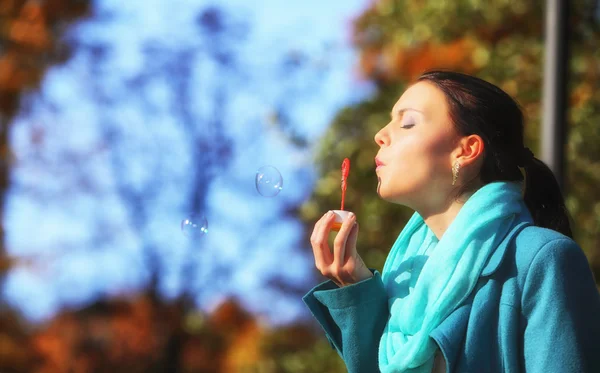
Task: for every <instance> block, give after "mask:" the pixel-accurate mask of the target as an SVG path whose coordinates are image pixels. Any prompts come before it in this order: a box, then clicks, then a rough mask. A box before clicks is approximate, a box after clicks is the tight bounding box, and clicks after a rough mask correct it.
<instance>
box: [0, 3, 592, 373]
mask: <svg viewBox="0 0 600 373" xmlns="http://www.w3.org/2000/svg"><path fill="white" fill-rule="evenodd" d="M569 6H570V15H569V18H568V21H569V26H570V29H569V34H568V46H569V60H568V78H569V79H568V96H567V107H568V112H567V121H566V122H567V126H566V128H567V132H566V135H565V136H564V138H563V139H562V143H563V144H564V149H565V153H564V162H565V173H564V190H565V195H566V198H567V205H568V208H569V211H570V213H571V215H572V218H573V223H572V224H573V226H574V231H575V238H576V240H577V241H578V242H579V244H580V245H581V247H582V248H583V249H584V251H585V253H586V255H587V257H588V259H589V262H590V266H591V268H592V270H593V272H594V274H595V276H596V279H600V189H599V188H598V185H600V126H599V125H598V123H599V122H600V93H599V92H598V90H597V89H596V88H594V87H597V85H598V82H599V81H600V48H599V46H600V44H599V43H600V6H599V2H598V1H597V0H587V1H584V0H573V1H571V2H569ZM544 11H545V2H544V1H541V0H512V1H509V0H485V1H484V0H454V1H439V0H403V1H400V0H378V1H372V0H337V1H316V0H304V1H276V0H262V1H255V2H248V1H243V0H221V1H205V0H144V1H142V0H128V1H118V0H0V25H1V27H0V32H1V33H2V44H0V196H1V197H2V198H1V201H2V204H1V205H0V206H1V208H2V209H1V213H2V217H3V219H2V221H1V226H0V228H1V229H0V291H1V293H0V294H1V296H0V372H3V373H12V372H15V373H21V372H39V373H42V372H43V373H54V372H56V373H59V372H73V373H75V372H111V373H118V372H215V373H220V372H227V373H229V372H231V373H237V372H257V373H263V372H264V373H275V372H289V373H300V372H317V373H318V372H323V373H325V372H328V373H331V372H333V373H336V372H340V373H341V372H344V371H345V369H344V367H343V364H342V362H341V359H340V358H339V357H338V356H337V353H336V352H335V351H334V350H333V349H332V348H331V346H330V345H329V343H328V342H327V341H326V340H325V338H324V335H323V333H322V331H321V330H320V328H319V327H318V326H317V325H316V324H315V322H314V321H313V320H312V318H311V316H310V314H309V312H308V310H307V309H306V308H305V306H304V305H303V303H302V300H301V297H302V295H303V294H305V293H306V292H307V291H308V290H309V289H310V288H311V287H313V286H314V285H316V284H317V283H319V282H321V281H322V280H323V278H322V277H321V276H320V275H318V273H317V272H316V270H315V269H314V261H313V258H312V250H311V248H310V244H309V239H308V237H309V236H310V232H311V230H312V226H313V224H314V222H315V221H316V220H317V219H318V218H319V217H320V216H321V214H322V213H324V212H325V211H327V210H329V209H334V208H337V207H338V206H339V204H340V199H341V191H340V165H341V162H342V160H343V159H344V158H345V157H348V158H350V160H351V164H352V167H351V172H350V177H349V179H348V191H347V193H346V208H347V209H349V210H352V211H354V212H356V213H357V216H358V220H359V223H360V224H361V234H360V237H359V241H358V247H359V252H360V253H361V255H362V256H363V257H364V258H365V261H366V262H367V264H368V265H369V266H370V267H372V268H378V269H381V268H382V266H383V262H384V260H385V256H386V254H387V251H388V250H389V248H390V247H391V245H392V243H393V241H394V240H395V238H396V236H397V234H398V233H399V232H400V230H401V229H402V227H403V225H404V223H405V222H406V221H407V219H408V217H409V216H410V215H411V211H409V210H407V209H405V208H403V207H399V206H394V205H390V204H386V203H383V202H382V201H380V200H379V199H378V197H377V194H376V182H377V181H376V176H375V171H374V163H373V157H374V155H375V153H376V150H377V148H376V144H375V143H374V141H373V140H372V139H373V136H374V135H375V133H376V132H377V131H378V129H380V128H381V127H382V126H384V125H385V124H386V123H387V121H388V118H389V110H390V109H391V107H392V106H393V104H394V102H395V101H396V100H397V98H398V97H399V95H400V94H401V93H402V92H403V90H404V89H405V88H406V85H407V84H408V83H409V82H410V81H411V80H412V79H414V78H415V77H417V76H418V75H419V74H420V73H421V72H423V71H425V70H426V69H430V68H450V69H454V70H458V71H462V72H466V73H470V74H475V75H477V76H479V77H481V78H484V79H486V80H489V81H491V82H493V83H495V84H497V85H499V86H500V87H501V88H503V89H504V90H505V91H507V92H508V93H509V94H511V95H512V96H514V97H515V98H517V100H518V101H519V103H520V104H521V106H522V108H523V110H524V113H525V115H526V118H527V125H526V141H527V145H528V146H529V147H530V148H531V149H532V150H534V152H535V153H536V154H538V155H539V153H540V146H541V145H540V133H541V123H542V107H541V106H542V86H543V78H544V76H543V67H544V50H545V44H544V41H545V38H544V32H545V31H544V22H545V13H544ZM265 166H270V167H271V168H270V173H269V174H264V175H262V174H259V175H257V171H258V170H265V168H263V167H265ZM273 175H274V176H275V177H279V176H280V177H281V179H280V180H276V179H271V178H270V177H272V176H273ZM257 176H264V178H262V179H261V178H260V177H258V178H257ZM257 182H258V184H257ZM273 183H275V184H276V185H275V186H276V187H277V188H276V190H275V191H273V188H272V187H273ZM277 183H279V184H277ZM280 186H281V190H280V188H279V187H280Z"/></svg>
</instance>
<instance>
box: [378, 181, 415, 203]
mask: <svg viewBox="0 0 600 373" xmlns="http://www.w3.org/2000/svg"><path fill="white" fill-rule="evenodd" d="M377 194H378V195H379V198H381V199H383V200H384V201H387V202H391V203H394V204H398V205H403V206H408V205H409V204H410V203H409V200H410V197H409V196H410V193H408V191H401V190H389V189H388V188H386V186H385V185H382V184H381V182H380V183H379V184H377Z"/></svg>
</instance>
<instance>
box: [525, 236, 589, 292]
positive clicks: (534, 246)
mask: <svg viewBox="0 0 600 373" xmlns="http://www.w3.org/2000/svg"><path fill="white" fill-rule="evenodd" d="M513 246H514V255H515V264H516V269H517V277H518V281H519V283H520V284H521V286H520V287H521V289H523V287H526V286H527V284H528V283H529V284H531V283H537V284H538V285H540V283H553V282H561V281H565V280H566V278H571V277H578V276H586V277H587V275H588V274H589V275H590V277H591V270H590V267H589V263H588V261H587V258H586V256H585V254H584V252H583V250H582V249H581V247H580V246H579V245H578V244H577V242H575V241H574V240H573V239H571V238H569V237H567V236H565V235H563V234H561V233H559V232H556V231H553V230H551V229H546V228H541V227H536V226H529V227H526V228H525V229H523V230H522V231H521V232H520V233H519V234H518V235H517V237H516V238H515V240H514V242H513ZM592 278H593V277H592Z"/></svg>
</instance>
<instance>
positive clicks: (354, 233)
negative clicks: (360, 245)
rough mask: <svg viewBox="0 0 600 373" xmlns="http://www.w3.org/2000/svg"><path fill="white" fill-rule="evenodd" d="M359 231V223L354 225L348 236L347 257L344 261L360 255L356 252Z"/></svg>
mask: <svg viewBox="0 0 600 373" xmlns="http://www.w3.org/2000/svg"><path fill="white" fill-rule="evenodd" d="M358 230H359V226H358V222H357V223H356V224H354V226H352V229H351V230H350V234H349V235H348V239H347V240H346V250H345V253H346V256H345V258H344V259H347V258H350V257H352V256H356V255H358V253H357V252H356V240H357V239H358Z"/></svg>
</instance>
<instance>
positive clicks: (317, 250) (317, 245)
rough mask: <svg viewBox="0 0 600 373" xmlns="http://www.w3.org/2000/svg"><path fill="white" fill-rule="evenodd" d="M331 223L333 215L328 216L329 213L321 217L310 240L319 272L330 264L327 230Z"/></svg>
mask: <svg viewBox="0 0 600 373" xmlns="http://www.w3.org/2000/svg"><path fill="white" fill-rule="evenodd" d="M332 222H333V213H331V215H329V212H328V213H326V214H325V215H323V217H321V219H319V221H318V222H317V223H316V224H315V228H314V229H313V233H312V235H311V238H310V243H311V245H312V248H313V255H314V257H315V265H316V266H317V268H318V269H319V270H322V269H323V268H324V267H325V266H328V265H330V264H331V262H332V260H333V259H332V257H331V251H330V249H329V244H328V243H327V239H328V238H329V230H330V229H331V224H332Z"/></svg>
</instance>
